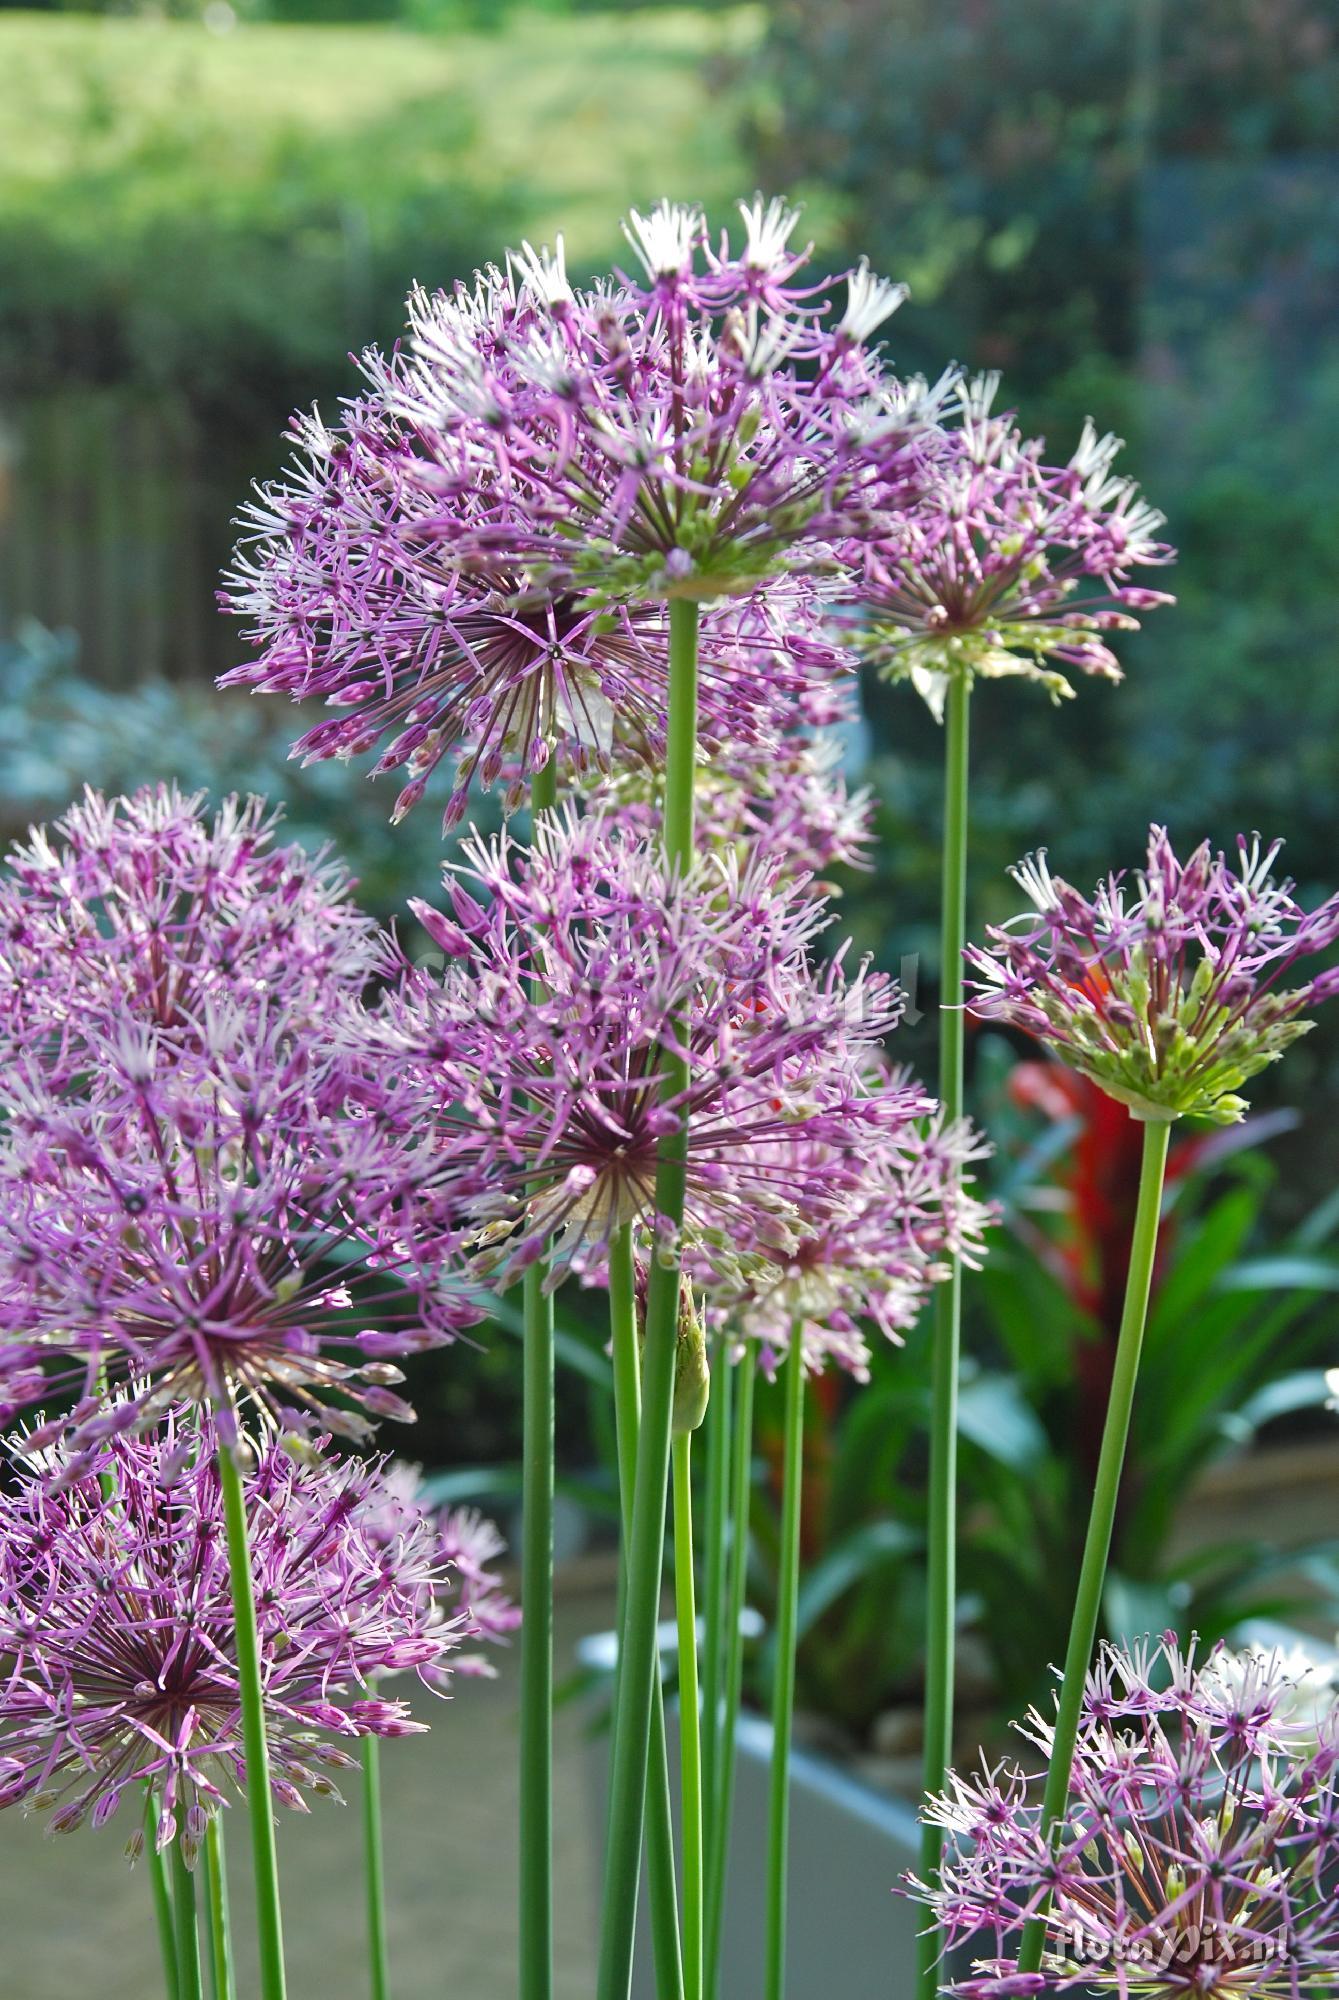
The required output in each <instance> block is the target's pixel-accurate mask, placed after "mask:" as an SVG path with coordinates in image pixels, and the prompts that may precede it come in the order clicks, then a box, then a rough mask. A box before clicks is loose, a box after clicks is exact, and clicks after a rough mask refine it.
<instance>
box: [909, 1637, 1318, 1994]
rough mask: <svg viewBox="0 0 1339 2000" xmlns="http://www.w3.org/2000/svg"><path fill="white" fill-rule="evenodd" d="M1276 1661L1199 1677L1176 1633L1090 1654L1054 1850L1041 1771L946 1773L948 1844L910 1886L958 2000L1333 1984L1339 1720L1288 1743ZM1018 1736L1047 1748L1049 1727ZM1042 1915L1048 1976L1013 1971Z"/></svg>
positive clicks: (1212, 1668) (1287, 1701)
mask: <svg viewBox="0 0 1339 2000" xmlns="http://www.w3.org/2000/svg"><path fill="white" fill-rule="evenodd" d="M1297 1694H1298V1691H1297V1687H1296V1685H1295V1683H1294V1681H1293V1680H1292V1678H1291V1677H1290V1675H1289V1674H1288V1672H1287V1671H1286V1669H1285V1664H1284V1662H1283V1661H1282V1660H1281V1659H1280V1658H1279V1657H1278V1656H1277V1655H1274V1656H1264V1655H1256V1656H1254V1657H1253V1658H1252V1659H1251V1660H1250V1661H1249V1662H1247V1663H1246V1664H1245V1666H1244V1667H1243V1666H1242V1665H1241V1663H1234V1662H1232V1661H1230V1660H1227V1659H1225V1658H1224V1656H1223V1655H1221V1654H1218V1655H1213V1656H1211V1657H1210V1658H1209V1660H1208V1661H1207V1663H1206V1664H1205V1665H1203V1666H1199V1667H1197V1666H1196V1664H1195V1661H1194V1658H1193V1649H1192V1651H1191V1652H1189V1653H1187V1652H1183V1651H1182V1650H1181V1649H1180V1648H1179V1647H1178V1644H1177V1642H1176V1639H1175V1637H1174V1635H1170V1634H1169V1635H1168V1636H1167V1637H1166V1638H1165V1639H1164V1640H1163V1641H1162V1642H1161V1643H1160V1644H1159V1645H1157V1646H1156V1647H1150V1646H1147V1645H1146V1646H1142V1647H1139V1648H1135V1649H1133V1650H1131V1651H1121V1650H1118V1649H1116V1648H1113V1647H1108V1648H1106V1649H1105V1650H1104V1652H1103V1654H1102V1656H1101V1658H1100V1660H1099V1661H1098V1664H1097V1666H1096V1668H1095V1670H1094V1672H1093V1674H1092V1675H1091V1676H1090V1678H1089V1681H1088V1684H1087V1688H1086V1691H1085V1700H1084V1709H1083V1715H1082V1720H1081V1723H1080V1730H1079V1742H1078V1749H1077V1754H1076V1756H1075V1761H1074V1771H1073V1776H1072V1778H1071V1781H1070V1793H1069V1801H1068V1804H1067V1806H1066V1808H1065V1811H1064V1814H1063V1817H1062V1818H1061V1821H1060V1823H1059V1827H1058V1830H1057V1832H1056V1835H1055V1836H1054V1838H1052V1837H1048V1835H1047V1833H1046V1832H1045V1830H1044V1827H1043V1822H1042V1817H1041V1790H1042V1779H1041V1777H1040V1775H1031V1774H1029V1775H1025V1774H1024V1773H1023V1771H1022V1770H1021V1769H1019V1768H1015V1767H1011V1766H1010V1767H1001V1768H1000V1769H999V1770H997V1771H994V1772H986V1773H984V1774H982V1775H981V1776H977V1777H971V1778H960V1777H957V1776H956V1775H951V1777H950V1788H949V1790H948V1791H947V1792H946V1793H944V1794H943V1795H942V1796H941V1797H939V1798H937V1799H934V1800H932V1801H931V1802H930V1804H929V1805H928V1807H927V1808H926V1810H927V1813H928V1815H929V1817H930V1818H931V1819H932V1820H933V1822H934V1823H935V1824H937V1825H939V1826H942V1827H943V1829H944V1831H945V1834H946V1836H947V1850H946V1853H945V1857H944V1862H943V1866H942V1870H941V1874H940V1879H939V1883H938V1886H937V1887H936V1888H935V1889H933V1890H927V1889H926V1888H924V1886H923V1885H921V1884H913V1886H914V1887H915V1889H916V1892H917V1893H918V1894H919V1895H920V1896H922V1898H923V1899H924V1900H925V1901H926V1902H928V1903H929V1905H930V1908H931V1910H932V1912H933V1915H934V1918H935V1920H936V1922H937V1923H938V1925H939V1926H940V1929H941V1931H942V1934H943V1937H944V1942H945V1947H946V1950H952V1949H955V1948H957V1947H959V1946H961V1945H967V1946H969V1947H970V1948H971V1949H972V1950H973V1951H975V1952H976V1953H977V1954H978V1956H977V1957H976V1959H975V1962H974V1968H973V1976H972V1977H970V1978H968V1979H966V1980H964V1981H962V1982H961V1983H960V1984H956V1985H955V1984H950V1985H946V1986H945V1988H944V1989H943V1990H944V1991H945V1992H947V1993H950V1994H954V1995H957V1996H960V2000H1004V1996H1006V1995H1018V1994H1028V1993H1080V1992H1081V1993H1084V1994H1088V1995H1092V1996H1097V1995H1102V1994H1112V1995H1119V1996H1120V2000H1133V1997H1134V1996H1136V1995H1138V1996H1141V2000H1180V1997H1181V1996H1186V2000H1189V1996H1201V2000H1207V1996H1220V2000H1229V1996H1231V2000H1238V1996H1241V2000H1245V1996H1247V1995H1256V1996H1259V2000H1265V1996H1269V2000H1302V1996H1307V1995H1311V1994H1317V1995H1319V1994H1320V1993H1323V1992H1327V1991H1329V1989H1330V1986H1331V1984H1332V1982H1333V1979H1334V1977H1335V1975H1336V1973H1339V1786H1337V1785H1336V1775H1335V1774H1336V1766H1339V1727H1337V1726H1336V1722H1337V1718H1336V1712H1335V1711H1334V1710H1333V1709H1331V1711H1330V1712H1329V1714H1328V1716H1327V1717H1326V1718H1325V1719H1324V1720H1323V1721H1322V1723H1321V1724H1320V1730H1319V1738H1320V1740H1319V1743H1318V1744H1317V1742H1316V1741H1315V1740H1314V1732H1313V1738H1312V1740H1311V1741H1310V1742H1309V1743H1306V1744H1303V1745H1302V1746H1300V1747H1299V1746H1298V1743H1297V1739H1296V1736H1295V1733H1294V1732H1295V1722H1294V1716H1295V1712H1296V1707H1297ZM1023 1734H1024V1735H1025V1736H1027V1737H1028V1738H1029V1739H1030V1740H1031V1741H1033V1742H1034V1743H1036V1744H1037V1745H1038V1746H1039V1748H1040V1749H1041V1750H1042V1751H1043V1752H1048V1751H1049V1747H1050V1739H1051V1728H1050V1725H1049V1724H1046V1723H1043V1722H1042V1721H1041V1719H1040V1718H1039V1717H1038V1716H1037V1715H1036V1714H1035V1712H1034V1714H1033V1715H1032V1716H1031V1717H1030V1718H1029V1721H1028V1723H1027V1725H1026V1726H1025V1727H1024V1729H1023ZM1041 1912H1045V1926H1046V1946H1045V1954H1044V1959H1043V1970H1042V1971H1041V1972H1039V1973H1036V1974H1026V1975H1019V1974H1018V1973H1017V1972H1016V1971H1015V1970H1014V1969H1013V1968H1014V1965H1015V1962H1016V1959H1017V1950H1018V1943H1019V1939H1020V1937H1021V1935H1022V1931H1023V1928H1024V1926H1025V1924H1026V1923H1027V1921H1028V1920H1029V1918H1031V1917H1033V1916H1034V1915H1037V1914H1038V1913H1041Z"/></svg>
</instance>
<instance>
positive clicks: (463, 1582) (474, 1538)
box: [365, 1460, 521, 1678]
mask: <svg viewBox="0 0 1339 2000" xmlns="http://www.w3.org/2000/svg"><path fill="white" fill-rule="evenodd" d="M365 1519H366V1522H367V1525H368V1527H369V1531H370V1532H371V1533H372V1534H373V1535H380V1536H384V1537H387V1538H390V1537H392V1536H394V1535H395V1534H397V1533H399V1532H400V1531H401V1529H402V1528H403V1527H406V1526H413V1524H414V1523H415V1522H416V1521H425V1522H426V1523H427V1524H428V1526H429V1527H430V1529H431V1531H432V1533H433V1534H434V1535H435V1536H436V1540H437V1552H438V1556H439V1559H440V1562H441V1565H442V1576H441V1582H440V1585H439V1589H438V1598H439V1601H440V1602H441V1604H442V1605H443V1606H444V1607H445V1608H447V1609H449V1610H450V1611H452V1612H453V1613H454V1614H456V1615H457V1622H458V1624H459V1625H460V1628H461V1630H462V1633H463V1635H464V1637H465V1638H467V1639H469V1640H470V1641H478V1642H481V1643H482V1644H484V1645H488V1646H496V1645H505V1644H506V1642H507V1640H508V1639H509V1638H510V1636H511V1634H512V1633H513V1632H514V1631H515V1630H516V1628H517V1626H518V1625H519V1624H520V1622H521V1612H520V1607H519V1606H518V1605H517V1604H515V1603H513V1601H512V1600H511V1598H510V1597H509V1596H508V1595H507V1592H506V1589H505V1587H504V1585H503V1583H502V1579H501V1578H500V1577H499V1576H498V1574H497V1572H496V1570H495V1568H494V1567H493V1565H494V1564H495V1563H497V1562H498V1561H499V1560H500V1559H501V1558H502V1557H503V1556H505V1554H506V1553H507V1544H506V1541H505V1540H504V1539H503V1536H502V1533H501V1530H500V1529H499V1528H498V1525H497V1523H496V1522H495V1521H492V1520H490V1519H489V1518H488V1516H487V1515H486V1514H483V1513H481V1512H480V1511H479V1509H478V1508H477V1507H464V1506H461V1507H451V1506H442V1507H439V1506H435V1505H434V1504H433V1501H432V1498H431V1489H430V1488H429V1487H428V1486H427V1484H426V1482H425V1481H424V1477H423V1472H422V1469H421V1467H419V1466H417V1465H409V1464H406V1463H405V1462H404V1461H403V1460H394V1461H392V1462H391V1463H390V1464H388V1465H386V1466H385V1467H383V1469H382V1476H381V1480H380V1483H379V1487H378V1488H377V1490H375V1491H374V1492H373V1493H372V1494H371V1495H369V1504H368V1508H367V1512H366V1515H365ZM451 1671H452V1673H453V1674H461V1675H468V1676H475V1677H484V1676H487V1677H489V1678H491V1677H492V1676H493V1674H495V1672H496V1671H497V1670H496V1668H495V1667H494V1666H493V1663H492V1661H491V1660H490V1659H489V1657H488V1655H487V1654H486V1653H476V1652H468V1653H467V1652H458V1653H456V1654H455V1655H454V1656H453V1658H452V1661H451Z"/></svg>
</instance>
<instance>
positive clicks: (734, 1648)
mask: <svg viewBox="0 0 1339 2000" xmlns="http://www.w3.org/2000/svg"><path fill="white" fill-rule="evenodd" d="M757 1372H758V1355H757V1350H756V1349H755V1348H754V1346H753V1344H752V1342H749V1343H747V1344H746V1345H745V1348H744V1352H743V1354H742V1355H741V1357H740V1359H739V1361H738V1363H737V1364H736V1373H737V1375H738V1381H737V1382H736V1385H735V1425H734V1462H733V1466H732V1479H731V1493H730V1521H731V1540H730V1588H729V1594H728V1597H727V1601H726V1607H725V1691H724V1701H723V1705H722V1708H721V1732H720V1747H719V1752H718V1756H719V1762H718V1766H717V1782H716V1787H715V1792H714V1795H713V1798H712V1806H711V1824H710V1826H709V1827H708V1830H707V1953H706V1981H705V1989H706V2000H716V1994H717V1992H718V1990H719V1986H720V1977H721V1933H722V1928H723V1925H724V1922H725V1883H726V1876H727V1874H728V1873H729V1864H730V1826H731V1821H732V1820H733V1818H734V1806H735V1724H736V1722H737V1720H738V1717H739V1697H740V1691H741V1689H742V1687H743V1680H744V1599H745V1595H746V1593H747V1590H748V1576H749V1500H750V1497H751V1495H752V1491H753V1384H754V1381H755V1379H756V1376H757Z"/></svg>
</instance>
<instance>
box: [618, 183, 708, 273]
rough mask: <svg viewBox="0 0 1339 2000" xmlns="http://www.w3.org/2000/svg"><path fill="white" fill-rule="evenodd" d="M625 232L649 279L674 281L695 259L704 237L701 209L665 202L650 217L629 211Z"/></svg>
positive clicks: (624, 224)
mask: <svg viewBox="0 0 1339 2000" xmlns="http://www.w3.org/2000/svg"><path fill="white" fill-rule="evenodd" d="M622 229H623V234H624V235H625V236H626V237H627V239H628V242H629V243H630V244H631V245H632V247H633V249H634V250H635V251H636V253H637V255H638V257H639V258H640V260H641V263H642V266H643V268H644V269H645V271H646V275H647V276H648V277H649V278H651V279H652V280H655V279H657V278H673V277H676V276H677V275H678V274H679V273H680V272H681V271H683V270H684V269H685V268H686V266H687V265H688V263H689V261H690V260H691V258H692V254H693V248H694V245H695V244H696V243H697V241H698V239H699V238H700V236H701V234H702V210H701V209H700V208H698V207H697V206H696V204H691V205H690V204H689V203H687V202H679V201H663V200H662V201H658V202H657V203H656V205H655V207H654V208H653V209H652V210H651V213H650V214H649V215H641V214H639V213H638V211H637V210H636V209H635V208H633V209H629V211H628V216H627V220H626V221H625V222H624V223H623V224H622Z"/></svg>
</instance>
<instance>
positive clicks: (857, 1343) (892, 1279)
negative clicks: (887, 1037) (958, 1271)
mask: <svg viewBox="0 0 1339 2000" xmlns="http://www.w3.org/2000/svg"><path fill="white" fill-rule="evenodd" d="M936 1113H937V1107H936V1104H935V1101H934V1099H933V1098H931V1097H930V1096H928V1095H927V1094H926V1092H925V1091H924V1090H923V1089H922V1088H921V1086H920V1085H919V1084H917V1083H916V1082H915V1081H914V1080H913V1079H912V1078H911V1077H910V1076H909V1075H908V1074H907V1073H906V1072H887V1073H885V1074H883V1075H879V1074H878V1073H877V1072H871V1071H869V1070H867V1071H866V1073H865V1076H864V1078H863V1094H860V1093H859V1092H856V1091H853V1093H852V1098H851V1102H850V1105H849V1108H848V1126H847V1131H846V1134H845V1145H844V1147H843V1150H842V1157H841V1159H840V1161H838V1160H836V1159H834V1158H832V1157H831V1156H830V1155H829V1152H828V1149H827V1147H825V1146H824V1145H823V1144H822V1143H815V1144H813V1145H812V1146H810V1147H809V1148H808V1149H807V1151H806V1149H805V1148H803V1147H801V1148H799V1149H797V1156H796V1158H795V1159H794V1161H793V1162H792V1163H791V1165H790V1171H791V1172H792V1173H793V1174H794V1175H795V1176H796V1178H797V1179H798V1180H799V1181H800V1182H801V1183H804V1182H806V1181H807V1182H810V1183H812V1185H813V1187H814V1190H815V1194H814V1197H813V1198H812V1199H811V1200H809V1201H807V1202H806V1203H805V1204H804V1208H803V1213H802V1216H801V1218H800V1219H799V1221H798V1222H797V1224H796V1227H795V1229H794V1232H793V1234H792V1236H791V1239H790V1241H789V1242H787V1243H785V1244H780V1245H776V1246H770V1247H763V1248H761V1249H759V1250H758V1251H756V1252H755V1253H754V1254H753V1255H751V1256H750V1257H748V1258H747V1259H745V1260H743V1262H742V1267H741V1272H740V1282H739V1284H738V1286H737V1287H736V1288H735V1289H734V1290H733V1291H730V1290H727V1291H726V1292H724V1293H723V1295H722V1298H721V1301H720V1304H719V1306H718V1309H717V1314H718V1317H719V1318H720V1320H721V1321H722V1323H723V1324H725V1325H727V1326H728V1327H729V1328H730V1329H731V1331H732V1332H733V1333H734V1334H736V1335H738V1336H739V1337H741V1338H748V1339H753V1340H756V1341H757V1342H758V1344H759V1347H760V1350H761V1353H762V1358H763V1363H764V1366H765V1367H771V1365H772V1364H773V1362H774V1360H775V1358H776V1357H777V1356H779V1355H781V1354H784V1353H785V1352H786V1351H787V1349H788V1348H789V1347H790V1344H791V1342H792V1341H793V1340H794V1339H795V1338H796V1337H797V1335H798V1338H799V1339H800V1340H801V1341H802V1343H803V1346H804V1351H805V1360H806V1363H807V1365H808V1366H809V1367H810V1368H811V1369H812V1370H814V1371H818V1370H821V1369H822V1368H823V1367H824V1366H825V1365H826V1364H827V1363H828V1362H829V1361H833V1362H835V1363H836V1364H837V1365H838V1366H839V1367H842V1368H844V1369H846V1370H847V1371H848V1372H849V1373H850V1374H852V1375H854V1376H855V1377H856V1378H857V1380H859V1381H866V1380H868V1377H869V1347H868V1343H867V1341H866V1338H865V1332H864V1327H863V1322H866V1321H868V1322H870V1323H871V1324H872V1325H873V1326H874V1327H875V1329H876V1330H877V1331H878V1332H880V1333H882V1334H883V1335H884V1337H885V1338H886V1339H888V1340H891V1341H893V1342H895V1343H897V1344H899V1345H900V1343H901V1339H902V1335H903V1333H904V1332H906V1330H907V1329H908V1328H909V1327H911V1326H913V1325H914V1324H915V1322H916V1320H917V1318H918V1316H919V1314H920V1312H921V1309H922V1307H923V1306H924V1304H925V1300H926V1296H927V1294H928V1292H929V1290H930V1288H931V1286H933V1285H934V1284H936V1283H938V1282H939V1281H940V1280H942V1279H943V1278H945V1277H947V1276H948V1273H949V1269H950V1265H949V1259H950V1258H951V1257H956V1258H958V1259H959V1260H961V1261H962V1262H963V1263H966V1264H967V1265H969V1266H970V1267H972V1268H973V1269H976V1268H979V1266H980V1263H981V1260H982V1257H983V1254H984V1249H983V1235H984V1231H985V1228H986V1225H987V1224H988V1222H989V1221H990V1220H991V1212H990V1210H989V1209H988V1208H987V1207H986V1205H985V1204H984V1203H983V1202H980V1201H978V1200H977V1199H976V1198H975V1197H974V1196H973V1194H972V1193H971V1174H970V1172H969V1171H968V1169H969V1167H970V1165H971V1164H972V1163H973V1162H974V1161H976V1160H978V1159H980V1158H982V1157H983V1156H984V1154H985V1152H986V1151H987V1150H988V1149H987V1148H986V1147H984V1146H983V1145H982V1143H981V1141H980V1139H979V1138H978V1137H977V1135H976V1134H975V1133H974V1132H973V1131H972V1130H971V1128H970V1126H968V1125H966V1124H962V1125H958V1126H945V1125H944V1123H943V1121H942V1120H941V1119H939V1118H938V1117H937V1115H936Z"/></svg>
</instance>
